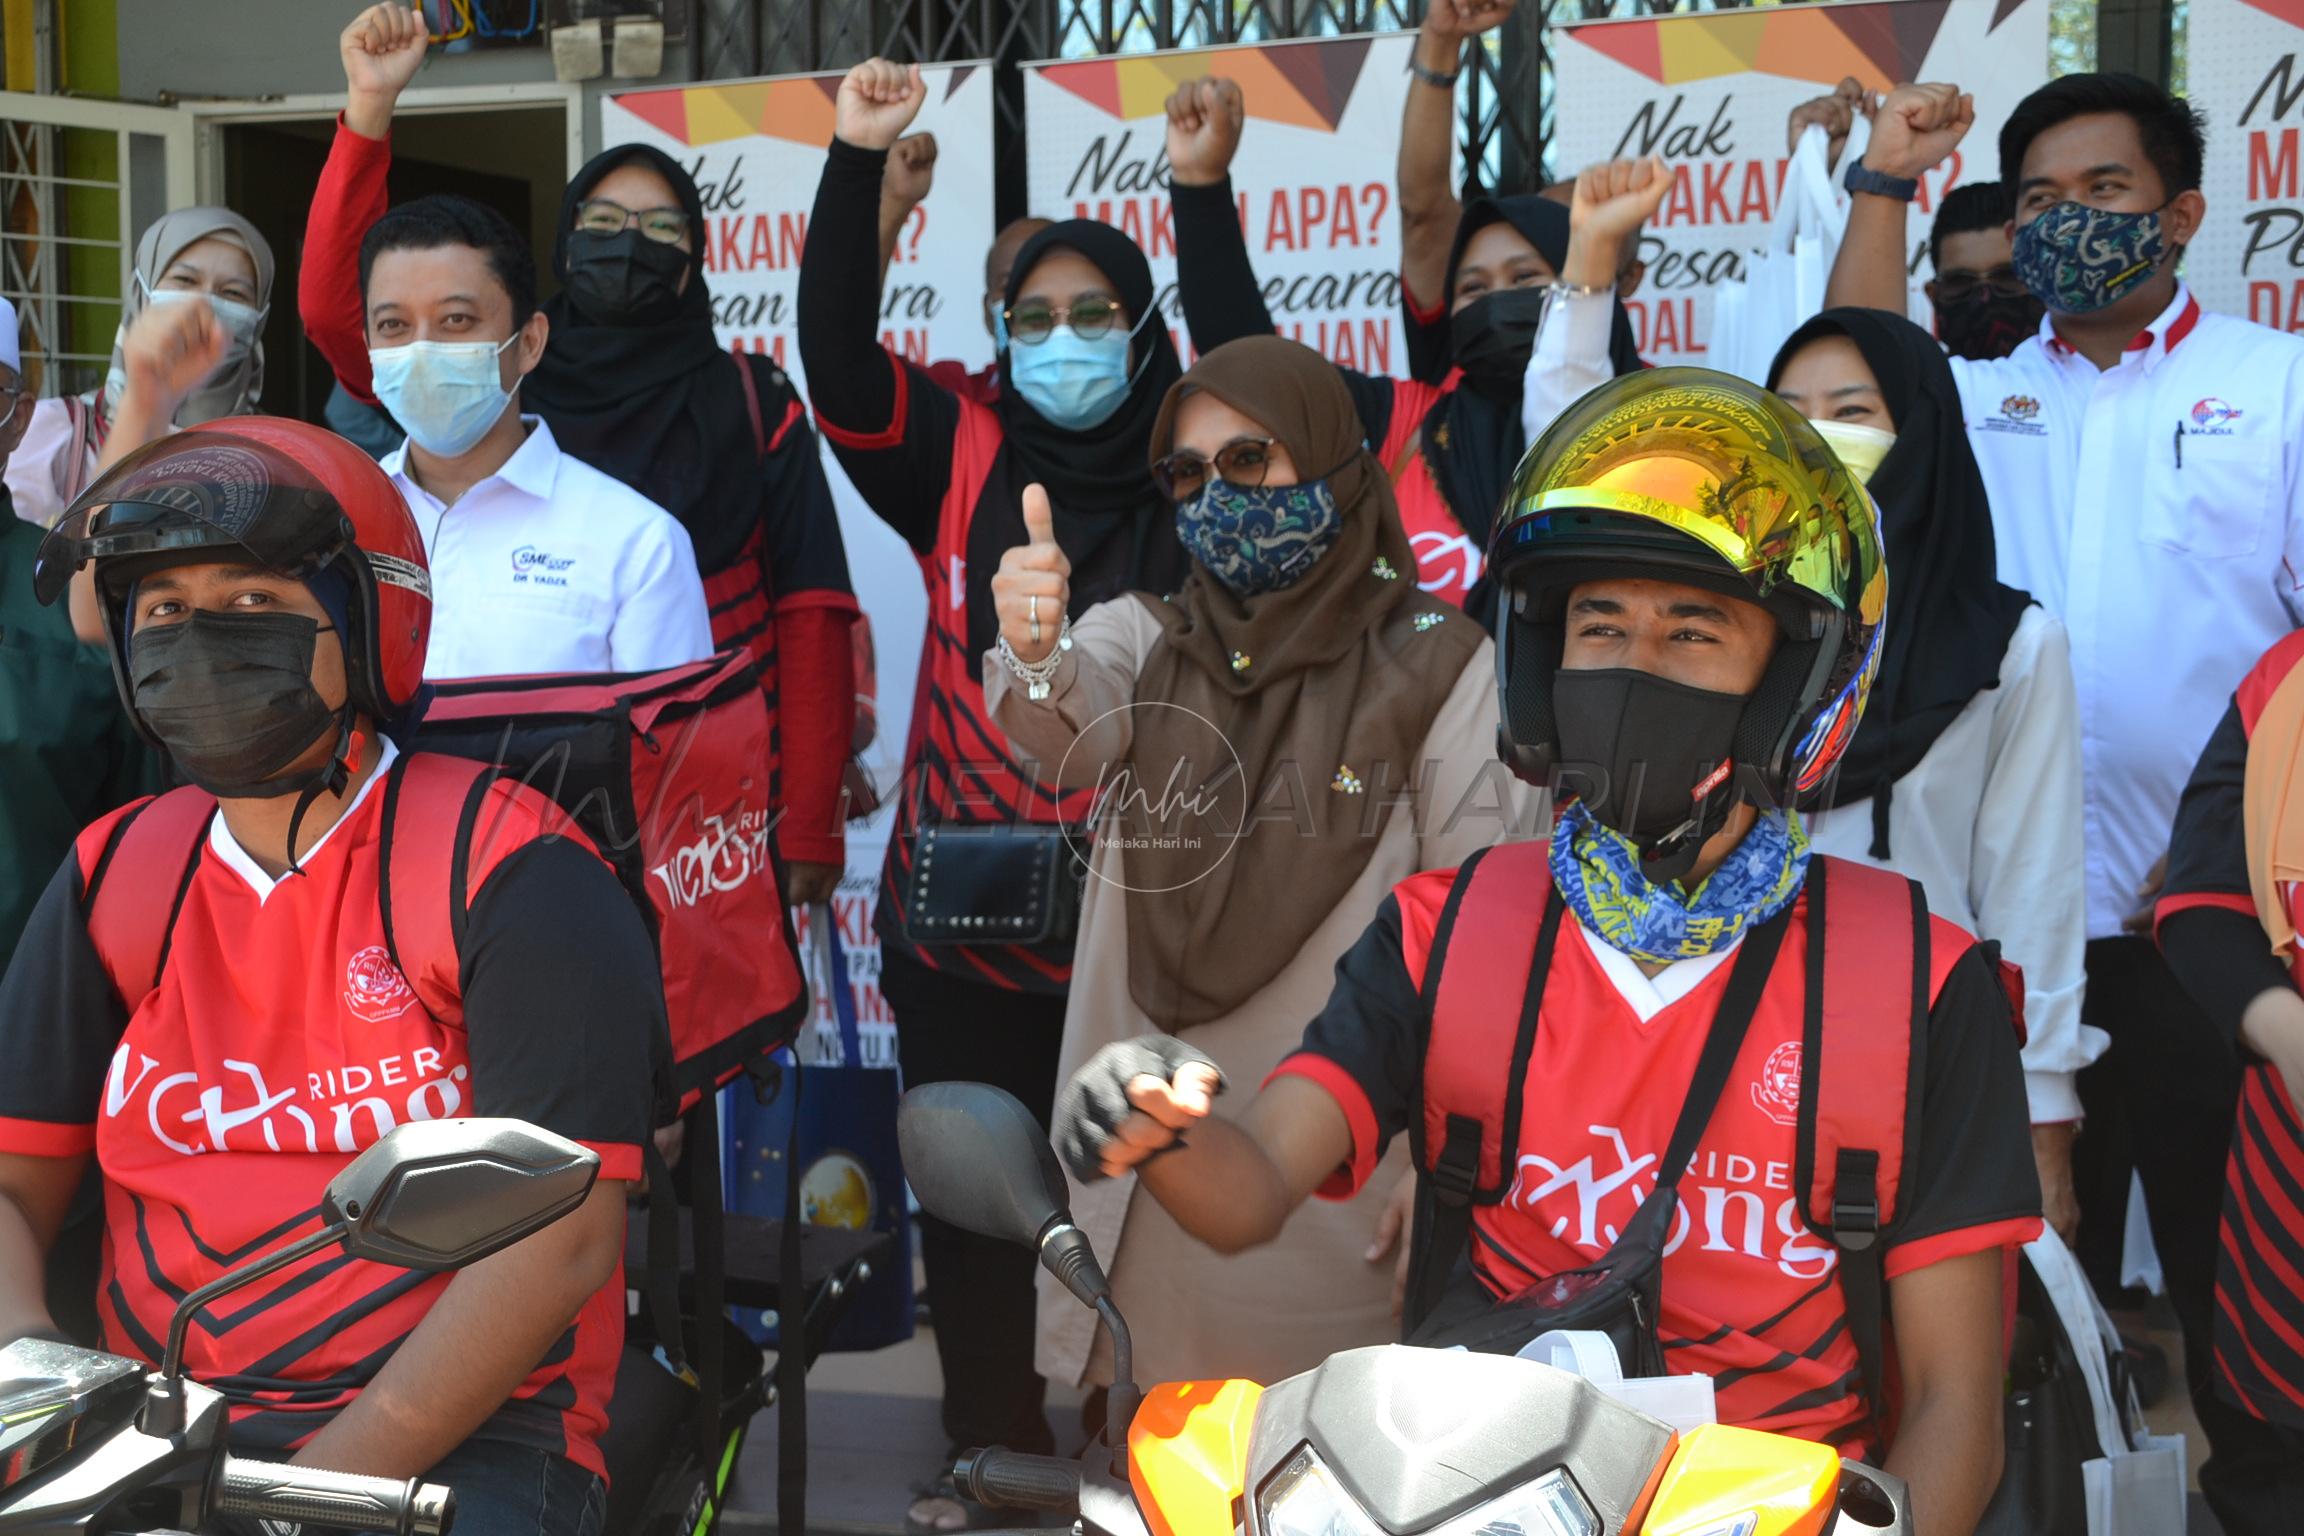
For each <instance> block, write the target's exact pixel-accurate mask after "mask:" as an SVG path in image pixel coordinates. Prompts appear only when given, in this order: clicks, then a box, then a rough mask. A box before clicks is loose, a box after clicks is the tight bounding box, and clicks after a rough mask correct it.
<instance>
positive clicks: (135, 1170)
mask: <svg viewBox="0 0 2304 1536" xmlns="http://www.w3.org/2000/svg"><path fill="white" fill-rule="evenodd" d="M382 777H383V772H382V766H381V765H380V766H379V769H378V770H377V772H375V773H373V774H372V775H371V776H370V778H369V781H368V783H367V784H366V785H365V786H364V787H363V789H362V792H361V796H360V798H359V799H358V800H356V801H355V803H354V804H353V805H352V807H351V808H350V809H349V810H347V811H346V813H345V815H344V816H343V818H342V819H341V820H340V821H339V822H338V823H337V824H336V825H335V826H334V827H333V828H332V829H330V831H329V833H328V835H327V836H326V837H325V838H324V839H323V840H322V841H321V842H320V843H319V844H318V846H316V847H315V848H314V849H313V850H312V851H311V852H310V853H309V854H308V855H307V856H306V858H305V861H304V865H303V869H302V871H301V872H300V873H293V874H290V875H287V876H286V877H284V878H282V879H281V880H279V881H277V882H274V881H272V880H270V879H269V878H267V877H266V876H265V874H264V873H263V871H262V870H261V869H260V868H258V867H257V866H256V865H255V864H254V862H253V861H252V860H250V859H249V858H248V856H247V855H246V854H245V853H244V852H242V851H241V850H240V847H239V845H238V844H237V843H236V842H234V841H233V840H232V837H231V834H230V833H229V831H227V830H226V829H225V828H224V825H223V821H222V818H221V816H220V815H219V816H217V817H216V818H214V820H213V821H212V822H211V824H210V827H209V832H208V836H207V839H206V841H205V842H204V843H203V844H202V845H201V846H200V848H199V850H198V852H197V854H196V855H195V856H194V858H193V860H192V862H191V865H190V868H189V870H188V871H187V870H184V869H177V868H172V869H168V870H164V871H155V870H149V869H134V868H123V867H121V865H120V863H119V861H118V860H117V859H115V860H114V862H113V863H112V865H111V866H110V867H109V868H106V869H105V870H104V871H103V872H102V874H101V879H103V880H105V881H113V880H138V881H166V882H168V884H169V887H170V888H171V889H173V888H174V886H175V883H176V882H177V881H178V880H179V879H182V881H183V894H182V898H181V901H180V902H179V904H178V907H177V912H176V916H175V920H174V922H173V924H172V925H171V926H170V927H169V930H168V944H167V951H166V955H165V959H164V962H163V964H162V966H161V969H160V973H159V980H158V984H157V985H156V986H155V987H154V988H153V989H152V991H151V992H150V994H149V995H148V996H145V997H144V998H143V999H142V1000H141V1001H140V1002H138V1003H137V1004H135V1006H134V1007H133V1009H132V1010H131V1009H130V1007H129V1006H128V1005H127V1004H126V1003H124V1002H123V1000H122V998H121V996H120V994H119V993H118V992H117V991H116V990H115V988H114V984H113V982H112V979H111V977H110V976H109V975H108V974H107V973H106V971H105V969H104V966H103V962H102V961H101V960H100V959H99V958H98V955H97V951H96V949H95V946H94V943H93V941H92V940H91V938H90V936H89V929H88V904H89V894H88V892H89V886H90V881H91V879H92V878H97V863H98V860H99V858H100V857H101V855H102V852H103V850H104V848H105V846H106V843H107V840H108V838H109V836H110V834H111V832H112V829H113V826H114V824H115V822H117V821H118V820H119V817H120V816H123V815H127V814H129V812H121V813H118V814H116V815H115V816H114V817H111V818H107V819H106V820H104V821H101V822H99V823H97V824H96V825H95V826H93V827H91V828H89V829H88V831H87V832H86V833H84V834H83V835H82V836H81V838H80V840H79V843H78V845H77V847H76V849H75V852H74V854H73V856H72V857H71V858H68V859H67V860H66V861H65V863H64V865H63V867H62V868H61V869H60V870H59V871H58V872H57V874H56V877H55V879H54V880H53V881H52V882H51V883H50V884H49V887H48V889H47V892H46V893H45V895H44V896H43V897H42V898H41V902H40V905H39V908H38V909H37V911H36V912H35V913H34V916H33V919H32V923H31V925H30V927H29V928H28V930H27V932H26V936H25V941H24V943H23V945H22V947H21V948H20V950H19V952H18V954H17V956H16V959H15V963H14V964H13V965H12V966H11V968H10V970H9V972H8V975H7V977H6V979H5V981H4V982H0V1055H4V1056H5V1057H6V1059H7V1060H8V1062H9V1064H10V1066H9V1070H8V1071H7V1072H6V1073H4V1074H0V1151H5V1152H10V1153H18V1154H25V1155H31V1156H49V1157H71V1158H77V1157H79V1156H82V1155H85V1154H86V1153H88V1152H90V1151H93V1152H94V1153H95V1155H96V1160H97V1163H98V1166H99V1167H100V1169H101V1170H102V1173H103V1185H104V1202H105V1226H106V1231H105V1238H106V1241H105V1262H104V1268H103V1278H102V1293H101V1295H100V1296H99V1298H98V1311H99V1315H100V1317H101V1320H102V1324H103V1331H104V1345H105V1347H106V1348H108V1349H112V1350H115V1351H117V1352H119V1353H122V1354H126V1355H131V1356H136V1357H139V1358H142V1359H145V1360H154V1361H156V1360H157V1359H158V1358H159V1355H160V1352H161V1347H162V1343H163V1341H164V1339H165V1337H166V1333H167V1327H168V1320H169V1317H170V1315H171V1313H172V1312H173V1310H174V1308H175V1306H176V1304H177V1302H178V1301H179V1300H180V1299H181V1298H182V1297H183V1296H184V1295H185V1294H186V1293H187V1292H189V1291H191V1290H192V1289H193V1288H194V1287H196V1286H199V1285H203V1284H205V1283H207V1282H208V1281H210V1280H213V1279H215V1278H216V1277H217V1276H219V1275H221V1274H222V1273H224V1272H225V1271H226V1270H228V1269H230V1268H232V1267H234V1266H235V1265H237V1264H240V1263H243V1262H245V1261H247V1260H249V1259H251V1258H254V1257H256V1256H258V1255H259V1254H262V1253H264V1252H267V1251H269V1250H271V1249H273V1248H275V1247H278V1246H280V1245H282V1244H284V1243H286V1242H288V1241H289V1240H291V1239H293V1238H295V1237H298V1236H301V1235H303V1234H305V1233H307V1232H309V1231H310V1230H311V1229H312V1228H313V1226H314V1225H315V1224H316V1223H317V1222H318V1220H319V1215H320V1211H319V1207H320V1196H321V1192H322V1190H323V1189H324V1188H325V1186H326V1185H327V1182H328V1180H329V1179H330V1178H332V1177H333V1176H334V1175H335V1174H336V1173H337V1172H338V1171H339V1170H340V1169H342V1168H343V1167H344V1166H345V1165H346V1164H347V1163H349V1162H350V1161H351V1160H352V1158H353V1157H354V1156H355V1155H356V1154H358V1153H359V1152H361V1151H362V1150H364V1149H365V1148H367V1147H368V1146H370V1145H372V1144H373V1143H374V1142H375V1141H376V1140H377V1139H378V1138H379V1137H381V1136H382V1135H383V1134H384V1133H385V1132H387V1131H389V1130H391V1129H392V1128H393V1127H394V1126H396V1125H399V1124H401V1123H403V1122H405V1121H409V1120H436V1119H446V1118H449V1117H451V1116H457V1115H502V1116H511V1117H516V1118H519V1119H523V1120H528V1121H531V1122H533V1123H535V1124H538V1125H541V1126H544V1127H545V1128H547V1129H549V1130H553V1131H556V1132H558V1133H559V1134H561V1135H563V1136H567V1137H569V1138H570V1139H572V1140H575V1141H579V1142H582V1143H584V1144H585V1145H587V1146H590V1147H592V1148H593V1149H595V1150H596V1151H598V1152H599V1153H600V1156H601V1159H602V1169H601V1176H602V1177H603V1178H607V1179H616V1180H632V1179H636V1178H637V1177H638V1176H639V1172H640V1144H641V1139H642V1138H643V1137H644V1136H645V1135H646V1134H647V1131H648V1112H649V1098H648V1083H649V1071H650V1056H649V1052H650V1043H651V1040H652V1035H651V1032H650V1029H649V1027H648V1023H647V1021H648V1019H649V1016H650V1014H651V1013H652V1012H660V1010H661V1008H662V1006H663V1005H662V997H661V988H660V985H659V983H658V981H657V977H656V962H655V957H654V954H653V951H652V949H651V947H650V944H649V939H648V935H647V932H646V930H645V927H644V926H643V924H642V922H641V919H640V916H639V913H638V912H637V910H636V909H635V908H634V907H633V905H632V903H631V900H630V898H629V897H627V896H626V895H625V894H624V891H623V888H622V887H621V886H620V885H619V884H618V883H617V881H616V878H615V876H614V875H613V874H612V873H610V872H609V870H608V868H607V866H606V865H604V864H603V863H602V862H601V861H600V859H599V858H598V857H597V856H596V855H595V854H593V853H592V852H591V851H590V850H589V848H587V847H585V846H584V845H583V844H582V843H580V842H577V841H572V840H570V839H569V838H567V837H564V836H548V835H546V834H545V831H544V828H545V826H546V825H547V821H548V818H549V819H550V820H551V821H553V822H557V821H558V820H559V819H560V818H558V817H557V816H556V815H555V814H554V813H553V811H552V808H551V807H550V805H549V803H548V802H546V801H544V800H543V799H542V798H541V797H540V796H538V795H536V794H534V793H533V792H532V791H529V790H527V789H525V788H522V787H519V786H516V785H512V784H509V783H504V784H499V785H497V786H494V787H493V788H491V789H490V790H489V792H488V794H489V796H490V803H489V805H488V806H486V807H484V808H483V810H482V813H481V821H480V823H479V826H480V827H484V828H487V829H488V834H487V835H486V836H481V837H476V838H475V840H474V842H473V845H472V849H473V851H472V864H471V869H470V884H469V889H470V890H471V892H472V893H473V894H472V897H471V902H470V907H469V921H468V925H467V929H466V933H465V938H464V942H463V947H462V950H461V952H460V960H459V959H458V958H457V957H440V958H438V959H437V960H434V961H428V962H427V963H426V964H424V965H423V966H422V967H421V970H422V974H419V975H418V976H416V977H413V978H411V977H406V976H403V975H402V974H401V973H400V971H399V969H398V968H397V967H396V966H395V965H394V963H393V960H392V956H391V953H390V951H389V950H388V948H387V947H386V944H385V936H384V928H383V920H382V916H381V913H380V912H379V910H378V901H377V895H378V880H379V872H380V871H379V863H380V860H379V852H380V849H379V836H380V833H381V831H382V804H383V798H384V797H383V796H382V795H381V794H380V793H375V792H374V791H375V790H376V785H377V783H378V781H379V780H381V779H382ZM129 809H130V811H133V810H135V809H136V807H130V808H129ZM410 963H411V964H416V963H417V962H416V960H415V959H414V957H411V959H410ZM441 989H447V990H445V991H443V990H441ZM421 995H429V996H433V997H435V998H441V997H454V998H455V999H456V1001H457V1003H458V1004H459V1005H460V1008H461V1013H462V1020H463V1022H462V1024H461V1025H460V1026H457V1025H451V1024H447V1023H444V1022H442V1021H441V1019H439V1018H438V1017H435V1015H434V1013H433V1012H432V1011H430V1010H428V1009H427V1007H426V1006H425V1004H424V1002H423V1001H422V996H421ZM453 1283H454V1277H453V1276H451V1275H425V1274H416V1273H412V1272H409V1271H406V1270H400V1269H395V1268H391V1267H389V1266H385V1265H378V1264H372V1263H367V1262H364V1261H360V1260H355V1259H351V1258H347V1257H344V1256H342V1255H335V1256H327V1257H321V1258H318V1259H313V1260H308V1261H306V1262H305V1263H303V1264H300V1265H295V1266H292V1267H290V1268H289V1269H288V1270H286V1271H284V1272H282V1273H281V1274H280V1275H278V1276H275V1277H273V1278H272V1279H270V1280H267V1281H264V1282H260V1283H258V1284H257V1285H255V1286H252V1287H250V1288H249V1289H247V1290H244V1291H240V1292H236V1293H235V1294H233V1295H232V1296H230V1297H229V1298H227V1299H226V1300H224V1301H223V1302H221V1303H219V1304H218V1305H217V1306H216V1307H214V1308H211V1309H209V1310H208V1311H206V1312H204V1313H202V1314H200V1316H199V1317H198V1319H197V1320H196V1321H195V1322H194V1324H193V1327H192V1329H191V1336H190V1344H189V1349H188V1353H187V1356H186V1363H187V1366H188V1369H189V1370H190V1372H191V1374H192V1375H193V1376H194V1377H196V1378H197V1379H199V1380H201V1381H203V1382H205V1383H207V1384H208V1385H210V1386H212V1387H215V1388H217V1389H218V1390H220V1391H222V1392H223V1393H225V1394H226V1396H227V1397H229V1398H230V1399H231V1401H232V1405H233V1407H232V1416H233V1441H234V1444H235V1445H238V1446H241V1447H243V1448H247V1449H252V1450H258V1451H263V1452H285V1451H289V1450H292V1449H293V1448H295V1447H296V1446H298V1445H300V1444H302V1443H303V1442H304V1441H305V1440H306V1439H308V1438H309V1437H310V1436H311V1435H312V1434H313V1433H314V1432H315V1431H317V1430H318V1429H319V1428H320V1427H321V1426H322V1425H324V1424H326V1423H327V1422H328V1420H329V1419H330V1418H331V1417H332V1416H333V1415H334V1414H335V1413H336V1412H338V1411H339V1410H341V1409H342V1408H344V1407H345V1406H346V1405H347V1404H349V1403H350V1402H351V1401H352V1400H353V1399H354V1398H355V1397H357V1396H358V1394H359V1392H360V1390H361V1388H362V1387H363V1386H364V1385H365V1384H366V1383H367V1382H368V1381H369V1380H371V1379H372V1378H373V1377H374V1376H375V1374H376V1372H377V1371H378V1370H379V1369H381V1368H382V1366H383V1365H384V1363H385V1361H387V1360H389V1359H390V1358H391V1356H392V1353H393V1351H394V1350H395V1349H397V1348H398V1347H399V1345H400V1342H401V1340H403V1339H405V1338H406V1337H407V1336H408V1335H409V1334H410V1333H411V1332H412V1331H413V1330H414V1329H416V1328H417V1327H418V1326H420V1325H421V1324H422V1323H423V1321H424V1318H425V1314H426V1312H427V1311H428V1310H429V1309H430V1307H431V1305H432V1303H433V1301H434V1300H435V1299H436V1298H438V1297H439V1295H440V1294H441V1293H442V1292H443V1291H444V1290H445V1289H446V1288H447V1287H448V1286H450V1285H452V1284H453ZM623 1315H624V1305H623V1278H622V1275H621V1273H619V1274H617V1275H616V1276H614V1277H612V1278H611V1279H610V1280H609V1282H608V1283H607V1284H606V1285H604V1286H603V1287H602V1288H601V1289H600V1290H599V1292H597V1293H596V1294H595V1295H594V1296H593V1297H592V1299H591V1300H590V1301H588V1302H587V1303H585V1305H584V1306H583V1308H582V1309H581V1311H580V1312H579V1313H578V1314H577V1316H576V1317H575V1319H574V1320H573V1321H572V1322H571V1324H570V1326H569V1328H568V1330H567V1332H566V1333H565V1334H563V1335H562V1337H561V1338H560V1339H559V1340H558V1341H557V1342H556V1343H555V1344H554V1345H553V1347H552V1348H551V1349H550V1350H549V1351H548V1352H547V1353H546V1355H545V1358H544V1359H543V1360H542V1361H541V1362H540V1363H539V1364H538V1365H537V1367H536V1369H535V1370H534V1371H533V1372H532V1373H531V1374H530V1375H529V1377H528V1379H527V1380H526V1381H525V1382H523V1383H522V1384H521V1386H520V1387H519V1389H518V1390H517V1391H516V1392H514V1393H513V1395H512V1397H511V1398H510V1399H509V1400H507V1401H506V1402H505V1403H504V1405H503V1406H502V1407H501V1408H500V1409H499V1410H498V1411H497V1412H496V1414H495V1415H494V1416H493V1417H491V1418H490V1419H489V1420H488V1421H487V1422H486V1423H485V1424H484V1425H483V1426H482V1428H481V1429H480V1430H479V1431H478V1434H479V1436H480V1437H483V1438H489V1439H498V1440H508V1441H514V1442H517V1443H520V1444H525V1445H531V1446H536V1447H539V1448H542V1449H546V1450H550V1451H553V1452H556V1453H559V1454H563V1455H566V1456H568V1457H570V1458H572V1459H573V1460H575V1461H577V1462H578V1463H579V1464H581V1465H583V1466H586V1467H588V1468H590V1469H592V1470H594V1471H601V1470H602V1468H601V1462H600V1457H599V1453H598V1451H597V1449H596V1447H595V1443H594V1442H595V1441H596V1439H597V1437H598V1435H599V1433H600V1430H601V1428H602V1426H603V1424H604V1423H605V1414H606V1408H607V1402H608V1396H609V1392H610V1389H611V1387H612V1385H613V1383H614V1380H615V1369H616V1357H617V1354H618V1352H619V1350H620V1349H621V1347H622V1340H623Z"/></svg>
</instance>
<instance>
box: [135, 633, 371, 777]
mask: <svg viewBox="0 0 2304 1536" xmlns="http://www.w3.org/2000/svg"><path fill="white" fill-rule="evenodd" d="M330 632H331V631H329V630H323V629H322V628H321V627H320V624H319V622H318V621H317V620H315V619H308V618H305V617H304V616H302V615H301V614H293V613H211V612H209V611H207V610H205V609H196V610H194V612H193V613H192V615H191V616H190V617H189V618H187V619H185V620H184V621H183V622H182V623H180V624H161V625H154V626H152V627H150V628H146V629H140V630H138V631H136V633H135V634H134V635H132V636H131V637H130V638H129V641H128V677H129V690H130V697H131V698H132V699H133V700H134V703H135V708H136V714H137V717H138V718H139V719H141V720H142V721H143V722H144V724H145V725H146V726H147V727H149V728H150V729H151V731H152V734H153V735H155V736H157V737H159V738H160V742H161V744H162V745H163V746H165V747H166V748H167V749H168V755H169V756H170V757H172V758H174V759H175V760H176V766H177V767H178V768H180V769H182V770H183V772H184V776H185V777H186V778H188V779H190V780H191V781H192V782H193V783H195V784H197V785H199V786H200V787H201V788H202V789H204V790H206V791H208V793H210V794H212V795H215V796H216V797H218V798H219V799H228V800H264V799H273V798H276V797H278V796H281V795H289V794H295V793H296V792H298V791H299V790H302V789H305V788H307V787H309V785H310V783H311V781H312V777H313V776H312V775H310V774H293V775H291V774H289V773H288V771H287V770H288V769H289V767H290V766H291V765H292V764H294V763H295V762H296V760H297V759H298V758H300V757H302V756H304V754H305V753H307V752H309V751H311V750H312V748H313V747H314V746H316V745H318V744H319V742H320V741H321V740H322V739H323V738H325V737H326V736H327V734H328V731H329V728H330V727H331V726H333V725H335V724H336V723H337V717H338V714H339V711H337V710H335V709H331V708H330V707H329V706H328V703H327V701H326V700H324V699H322V698H321V697H320V693H319V690H318V689H316V688H314V687H313V686H312V655H313V651H314V649H315V647H316V646H317V645H318V644H319V638H320V636H321V635H323V634H326V633H330Z"/></svg>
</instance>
